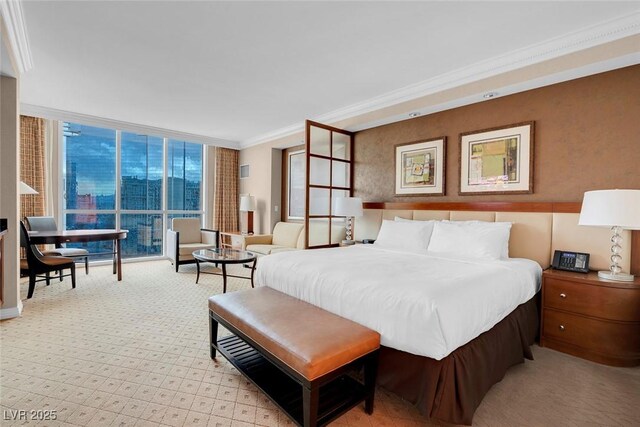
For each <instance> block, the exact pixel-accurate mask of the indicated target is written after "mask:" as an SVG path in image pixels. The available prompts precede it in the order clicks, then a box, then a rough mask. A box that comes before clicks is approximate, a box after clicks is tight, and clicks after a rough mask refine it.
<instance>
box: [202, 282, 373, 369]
mask: <svg viewBox="0 0 640 427" xmlns="http://www.w3.org/2000/svg"><path fill="white" fill-rule="evenodd" d="M209 309H210V310H211V311H213V312H214V313H216V314H217V315H218V316H220V317H221V318H222V319H224V320H225V321H227V322H228V323H229V324H230V325H233V326H234V327H235V328H237V329H238V330H239V331H241V332H242V333H244V334H245V335H246V336H247V337H249V338H250V339H252V340H253V341H254V342H255V343H256V344H258V345H259V346H260V347H262V349H263V350H265V351H267V352H269V353H270V354H271V355H273V356H275V357H276V358H277V359H279V360H280V361H281V362H283V363H285V364H286V365H287V366H289V367H290V368H292V369H293V370H295V371H296V372H298V373H299V374H300V375H302V376H303V377H305V378H306V379H308V380H314V379H316V378H319V377H322V376H323V375H325V374H327V373H329V372H331V371H333V370H335V369H338V368H340V367H341V366H344V365H346V364H348V363H350V362H352V361H354V360H356V359H359V358H360V357H362V356H364V355H366V354H368V353H370V352H372V351H375V350H377V349H378V348H379V347H380V334H378V333H377V332H375V331H372V330H371V329H368V328H365V327H364V326H362V325H360V324H358V323H355V322H352V321H351V320H347V319H345V318H343V317H340V316H337V315H335V314H332V313H329V312H328V311H325V310H323V309H321V308H319V307H316V306H314V305H311V304H309V303H306V302H304V301H301V300H299V299H296V298H293V297H291V296H289V295H286V294H283V293H282V292H279V291H276V290H274V289H271V288H268V287H260V288H256V289H250V290H246V291H239V292H232V293H228V294H222V295H214V296H212V297H211V298H209Z"/></svg>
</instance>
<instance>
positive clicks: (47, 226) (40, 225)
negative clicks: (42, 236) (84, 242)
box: [26, 216, 89, 274]
mask: <svg viewBox="0 0 640 427" xmlns="http://www.w3.org/2000/svg"><path fill="white" fill-rule="evenodd" d="M26 219H27V226H28V227H29V230H31V231H56V230H57V229H58V225H57V224H56V220H55V219H54V218H53V217H52V216H28V217H27V218H26ZM42 254H43V255H45V256H64V257H68V258H73V259H78V258H79V259H82V258H84V271H85V273H86V274H89V251H87V250H86V249H80V248H65V247H63V246H62V245H56V248H55V249H49V250H44V251H42Z"/></svg>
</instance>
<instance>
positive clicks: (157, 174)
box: [65, 124, 202, 195]
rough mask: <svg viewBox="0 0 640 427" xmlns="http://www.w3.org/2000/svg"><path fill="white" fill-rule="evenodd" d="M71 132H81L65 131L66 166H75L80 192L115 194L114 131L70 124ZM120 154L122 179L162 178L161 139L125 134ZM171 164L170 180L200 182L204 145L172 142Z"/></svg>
mask: <svg viewBox="0 0 640 427" xmlns="http://www.w3.org/2000/svg"><path fill="white" fill-rule="evenodd" d="M68 129H69V130H70V131H72V132H71V133H76V132H79V134H78V135H76V136H71V135H69V133H70V132H66V136H65V144H66V163H70V162H75V163H76V168H77V169H76V171H77V172H76V173H77V181H78V193H80V194H93V195H115V185H116V184H115V182H116V180H115V175H116V132H115V130H111V129H103V128H97V127H93V126H85V125H78V124H68ZM147 150H148V155H147ZM121 151H122V153H121V158H122V160H121V169H122V171H121V173H122V176H135V177H137V178H141V179H145V178H147V177H148V178H149V179H161V178H162V170H163V165H162V151H163V140H162V138H159V137H153V136H146V135H137V134H134V133H128V132H122V137H121ZM185 155H186V159H185ZM66 163H65V176H66V173H67V171H66ZM168 163H169V164H168V176H169V177H171V176H174V177H178V178H182V177H186V179H187V180H191V181H200V180H201V179H202V145H200V144H192V143H188V142H184V141H175V140H169V143H168Z"/></svg>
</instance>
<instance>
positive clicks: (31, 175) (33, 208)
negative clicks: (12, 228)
mask: <svg viewBox="0 0 640 427" xmlns="http://www.w3.org/2000/svg"><path fill="white" fill-rule="evenodd" d="M44 146H45V120H44V119H41V118H37V117H29V116H20V180H21V181H22V182H24V183H25V184H27V185H28V186H30V187H31V188H33V189H34V190H36V191H37V192H38V194H28V195H22V196H20V218H24V217H27V216H42V215H44V214H45V199H46V195H45V194H46V190H45V172H44V163H45V153H44V151H45V149H44Z"/></svg>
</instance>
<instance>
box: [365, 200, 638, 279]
mask: <svg viewBox="0 0 640 427" xmlns="http://www.w3.org/2000/svg"><path fill="white" fill-rule="evenodd" d="M579 212H580V203H503V202H483V203H365V204H364V216H362V217H360V218H356V221H355V227H354V235H355V238H356V239H358V240H361V239H375V238H376V237H377V235H378V231H379V230H380V226H381V224H382V220H383V219H389V220H393V219H394V218H395V217H396V216H399V217H402V218H406V219H414V220H429V219H435V220H443V219H446V220H451V221H468V220H478V221H499V222H511V223H512V224H513V225H512V227H511V237H510V239H509V256H510V257H512V258H528V259H532V260H534V261H537V262H538V263H539V264H540V265H541V266H542V268H547V267H549V265H551V260H552V258H553V252H554V251H555V250H556V249H562V250H568V251H575V252H588V253H589V254H591V258H590V267H591V268H592V269H594V270H608V269H609V265H610V261H609V256H610V251H609V248H610V243H609V242H610V238H611V232H610V231H609V230H608V229H607V228H597V227H585V226H580V225H578V218H579V216H580V215H579ZM630 255H631V233H630V232H629V231H625V232H624V233H623V243H622V256H623V260H622V263H621V267H622V269H623V271H629V269H630V263H631V256H630Z"/></svg>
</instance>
